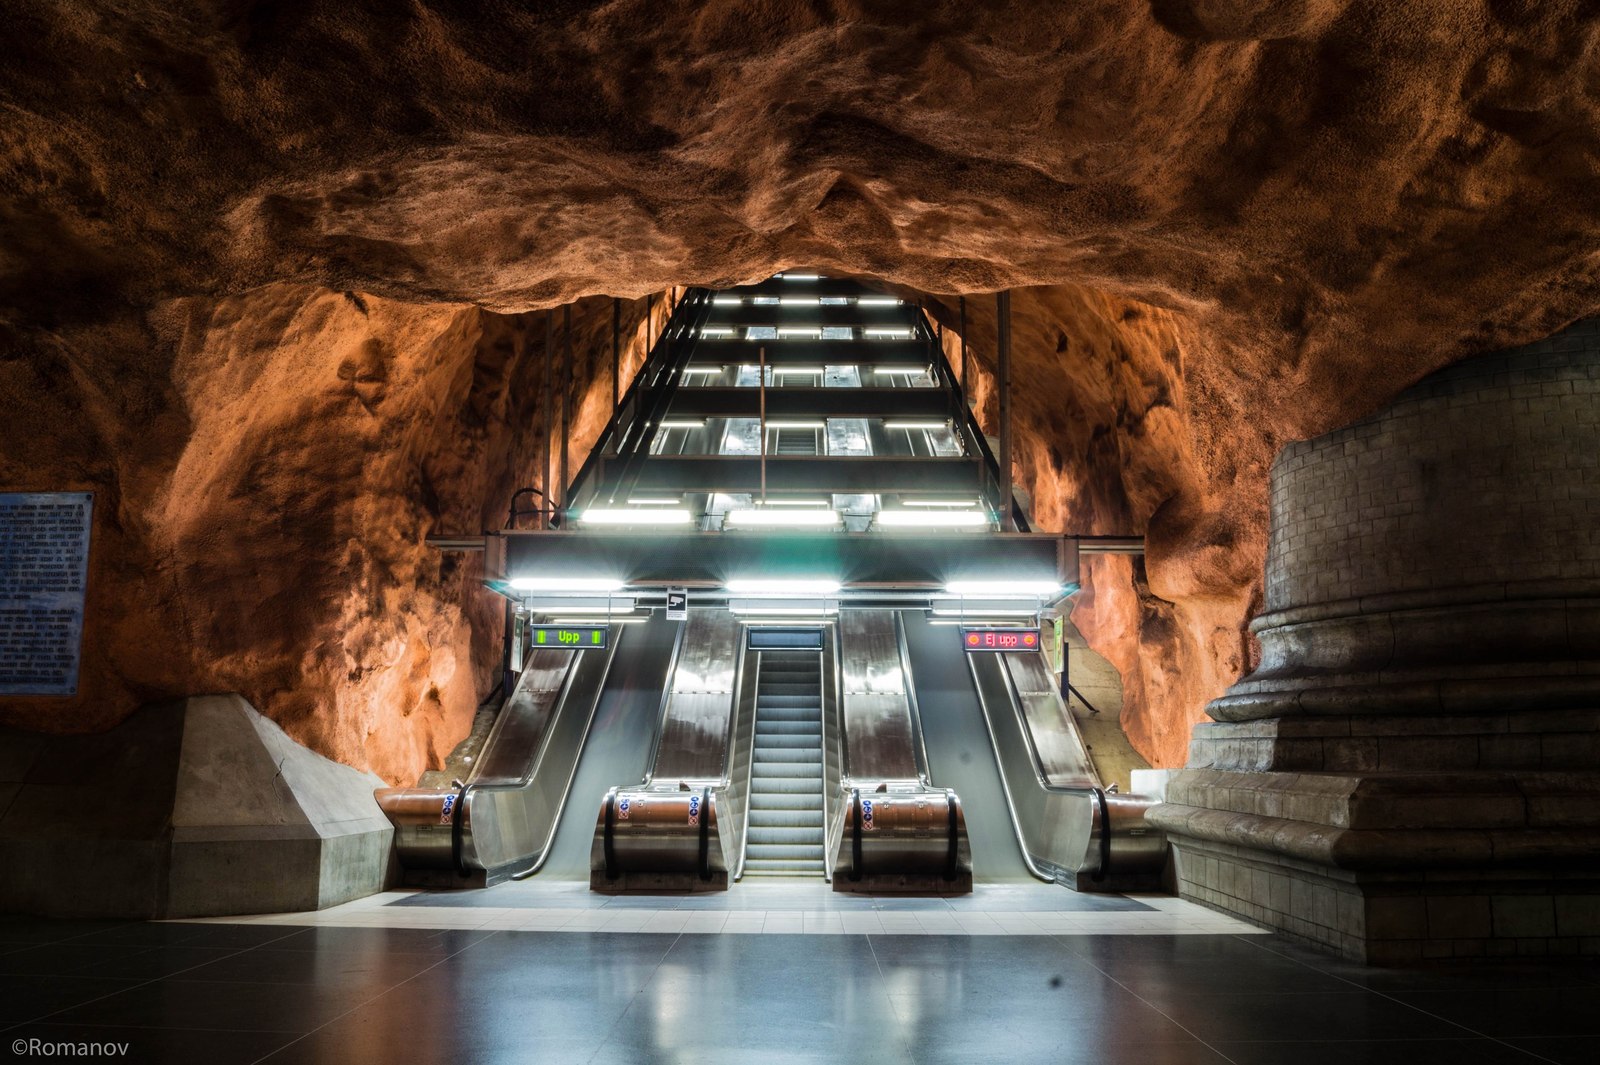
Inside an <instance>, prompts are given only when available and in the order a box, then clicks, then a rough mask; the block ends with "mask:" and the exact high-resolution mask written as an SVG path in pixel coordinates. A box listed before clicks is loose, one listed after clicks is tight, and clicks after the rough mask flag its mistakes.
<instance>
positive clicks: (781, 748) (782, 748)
mask: <svg viewBox="0 0 1600 1065" xmlns="http://www.w3.org/2000/svg"><path fill="white" fill-rule="evenodd" d="M819 736H822V731H821V729H818V731H816V732H811V734H806V732H766V734H762V731H760V729H757V731H755V750H758V752H806V750H808V752H813V753H816V756H818V760H821V758H822V752H821V750H818V742H816V739H818V737H819ZM757 756H760V755H757ZM784 756H787V753H786V755H784ZM806 761H810V758H808V760H806Z"/></svg>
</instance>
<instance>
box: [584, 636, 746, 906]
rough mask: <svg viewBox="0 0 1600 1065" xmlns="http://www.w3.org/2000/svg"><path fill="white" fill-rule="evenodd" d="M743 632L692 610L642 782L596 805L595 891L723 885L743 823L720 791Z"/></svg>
mask: <svg viewBox="0 0 1600 1065" xmlns="http://www.w3.org/2000/svg"><path fill="white" fill-rule="evenodd" d="M741 632H742V629H741V626H740V624H739V621H738V619H737V618H735V617H734V616H733V615H732V614H731V613H729V612H727V611H723V610H699V611H691V612H690V614H689V619H688V621H687V622H686V623H685V625H684V628H683V632H682V634H681V636H680V638H679V642H678V646H677V648H676V650H675V651H674V659H673V666H672V670H671V673H670V674H669V678H670V679H669V683H668V686H667V694H666V696H665V698H664V699H663V708H662V715H661V726H660V729H659V738H658V739H657V741H656V745H655V750H654V754H653V756H652V764H651V768H650V771H649V773H648V774H647V775H646V776H645V779H644V780H643V781H642V782H641V783H640V784H638V785H619V786H617V787H613V788H612V789H611V790H610V791H609V792H607V794H606V797H605V799H604V800H603V801H602V803H601V808H600V812H599V816H598V817H597V819H596V821H595V836H594V839H593V842H592V844H591V846H590V861H589V868H590V878H589V883H590V887H591V888H593V889H594V890H596V891H606V892H617V891H630V890H691V891H699V890H720V889H723V888H726V887H727V884H728V874H729V871H730V870H732V869H736V868H737V865H738V852H737V851H736V850H735V849H734V847H735V844H736V842H737V841H738V839H739V836H740V834H741V831H740V830H741V829H742V828H743V824H742V821H743V818H744V811H743V809H742V802H741V798H742V797H741V796H735V797H734V798H733V800H732V801H731V802H730V800H729V797H728V796H727V794H726V790H727V787H728V783H729V773H730V771H731V770H732V769H733V763H732V761H731V752H730V747H731V745H732V741H733V738H734V734H735V732H736V731H737V729H736V726H737V720H738V713H739V709H740V708H739V706H738V704H737V700H736V699H735V696H736V694H737V685H738V682H739V679H740V672H741V665H742V663H743V660H744V658H743V653H742V650H741V648H740V642H741V641H740V635H741ZM730 807H732V809H730ZM636 810H637V811H639V814H638V815H637V816H635V814H634V811H636ZM703 851H704V852H708V853H706V854H702V852H703Z"/></svg>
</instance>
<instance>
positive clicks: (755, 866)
mask: <svg viewBox="0 0 1600 1065" xmlns="http://www.w3.org/2000/svg"><path fill="white" fill-rule="evenodd" d="M744 875H746V876H821V875H822V859H816V860H814V862H771V860H765V859H754V857H752V859H746V860H744Z"/></svg>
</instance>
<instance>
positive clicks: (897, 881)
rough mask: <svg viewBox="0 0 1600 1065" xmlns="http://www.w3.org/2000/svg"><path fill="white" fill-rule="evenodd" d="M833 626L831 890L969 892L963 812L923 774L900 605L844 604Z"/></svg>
mask: <svg viewBox="0 0 1600 1065" xmlns="http://www.w3.org/2000/svg"><path fill="white" fill-rule="evenodd" d="M838 628H839V642H840V645H841V651H840V661H841V663H842V668H841V676H840V702H841V705H842V707H843V713H842V717H843V730H842V731H843V737H844V746H843V757H842V759H841V761H842V772H841V775H840V780H839V783H838V785H837V787H835V788H833V789H832V790H831V791H825V792H824V794H825V795H831V796H834V797H836V799H837V801H838V802H839V805H840V807H841V808H840V810H839V812H838V813H836V814H830V815H829V817H828V819H827V820H826V821H825V824H826V825H827V826H828V829H829V832H828V837H827V842H826V855H827V861H828V863H829V865H830V866H831V868H832V870H833V875H832V882H833V888H834V890H835V891H866V890H872V891H896V890H899V891H936V892H945V893H960V892H966V891H971V890H972V853H971V847H970V845H969V842H968V840H967V830H966V816H965V814H964V813H963V811H962V809H961V800H960V798H959V797H958V796H957V795H956V794H955V792H954V791H951V790H950V789H948V788H936V787H934V786H933V785H932V783H931V782H930V779H929V774H928V756H927V751H926V749H925V747H924V746H923V744H924V740H923V734H922V727H921V723H920V720H919V718H918V708H917V705H916V697H915V692H914V686H913V685H912V683H911V674H910V669H911V667H910V661H909V656H908V655H907V652H906V646H905V634H904V632H903V631H902V629H901V624H900V618H899V613H898V611H894V610H846V611H843V612H841V614H840V618H839V626H838ZM880 812H881V816H880Z"/></svg>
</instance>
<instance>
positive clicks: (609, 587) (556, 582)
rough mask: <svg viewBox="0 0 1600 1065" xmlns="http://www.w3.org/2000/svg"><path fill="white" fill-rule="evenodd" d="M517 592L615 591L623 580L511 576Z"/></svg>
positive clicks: (619, 587) (610, 578)
mask: <svg viewBox="0 0 1600 1065" xmlns="http://www.w3.org/2000/svg"><path fill="white" fill-rule="evenodd" d="M510 583H511V587H513V588H515V589H516V590H517V591H519V592H615V591H618V590H619V589H621V588H622V586H623V584H624V583H625V582H623V581H619V580H616V579H615V578H612V577H513V578H511V582H510Z"/></svg>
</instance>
